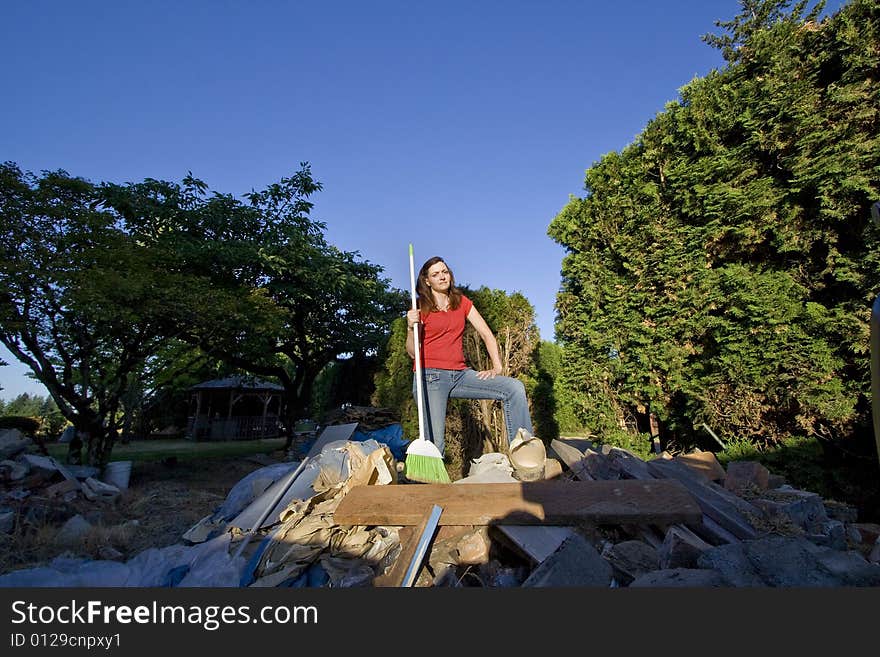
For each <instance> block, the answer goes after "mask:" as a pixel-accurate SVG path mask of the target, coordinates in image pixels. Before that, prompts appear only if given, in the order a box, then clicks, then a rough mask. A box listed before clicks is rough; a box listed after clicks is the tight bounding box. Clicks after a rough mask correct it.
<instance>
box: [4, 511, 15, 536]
mask: <svg viewBox="0 0 880 657" xmlns="http://www.w3.org/2000/svg"><path fill="white" fill-rule="evenodd" d="M13 529H15V511H13V510H12V509H3V510H0V534H11V533H12V530H13Z"/></svg>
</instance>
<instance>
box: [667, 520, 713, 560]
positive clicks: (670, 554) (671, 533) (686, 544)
mask: <svg viewBox="0 0 880 657" xmlns="http://www.w3.org/2000/svg"><path fill="white" fill-rule="evenodd" d="M711 547H712V546H711V545H710V544H709V543H707V542H706V541H704V540H703V539H701V538H700V537H699V536H696V535H695V534H693V533H691V532H688V531H685V530H682V529H680V528H678V527H676V526H674V525H673V526H672V527H670V528H669V529H668V530H667V531H666V535H665V536H664V537H663V544H662V545H661V546H660V550H659V552H658V557H659V559H660V568H662V569H676V568H694V567H696V565H697V559H699V558H700V555H701V554H703V552H705V551H706V550H708V549H709V548H711Z"/></svg>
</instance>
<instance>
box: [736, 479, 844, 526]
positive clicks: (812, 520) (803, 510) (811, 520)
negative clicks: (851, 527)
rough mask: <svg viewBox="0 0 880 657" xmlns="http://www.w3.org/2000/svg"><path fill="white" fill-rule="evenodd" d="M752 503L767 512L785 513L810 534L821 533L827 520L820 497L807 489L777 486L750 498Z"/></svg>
mask: <svg viewBox="0 0 880 657" xmlns="http://www.w3.org/2000/svg"><path fill="white" fill-rule="evenodd" d="M752 503H753V504H754V505H755V506H758V507H760V508H762V509H763V510H764V511H766V512H767V513H768V514H773V513H777V514H778V513H782V514H785V515H786V516H788V517H789V518H790V519H791V521H792V522H793V523H794V524H795V525H797V526H798V527H801V528H802V529H803V530H804V531H806V532H807V533H810V534H819V533H822V527H823V526H824V523H826V522H827V521H828V515H827V514H826V513H825V505H824V503H823V502H822V498H821V497H820V496H819V495H817V494H816V493H811V492H809V491H803V490H797V489H795V488H791V487H783V488H777V489H775V490H772V491H767V493H766V494H765V495H764V496H763V497H762V498H760V499H756V500H752Z"/></svg>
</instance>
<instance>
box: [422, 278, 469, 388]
mask: <svg viewBox="0 0 880 657" xmlns="http://www.w3.org/2000/svg"><path fill="white" fill-rule="evenodd" d="M473 306H474V304H473V302H472V301H471V300H470V299H468V298H467V297H466V296H464V295H462V297H461V304H459V306H458V308H456V309H455V310H446V311H435V312H432V313H428V315H427V316H425V315H422V325H421V327H419V330H420V331H424V333H425V335H424V336H423V339H422V341H421V345H420V348H421V355H422V363H423V367H426V368H427V367H433V368H437V369H441V370H463V369H466V368H467V365H466V364H465V362H464V349H463V347H462V340H461V337H462V336H463V335H464V325H465V320H466V319H467V314H468V313H469V312H470V310H471V308H473ZM415 369H416V364H415V361H413V371H415Z"/></svg>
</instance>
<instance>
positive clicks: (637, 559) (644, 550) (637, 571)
mask: <svg viewBox="0 0 880 657" xmlns="http://www.w3.org/2000/svg"><path fill="white" fill-rule="evenodd" d="M602 556H603V557H605V558H606V559H607V560H608V562H609V563H610V564H611V567H612V569H613V572H614V579H616V580H617V582H618V583H619V584H621V585H622V586H627V585H629V583H630V582H632V581H633V580H634V579H635V578H636V577H638V576H639V575H644V574H645V573H647V572H650V571H652V570H657V569H658V568H659V567H660V558H659V557H658V555H657V550H655V549H654V548H653V547H651V546H650V545H648V544H647V543H644V542H643V541H622V542H620V543H617V544H615V545H613V546H611V548H610V549H609V550H608V551H607V552H606V553H603V555H602Z"/></svg>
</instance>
